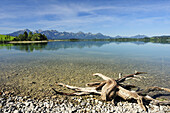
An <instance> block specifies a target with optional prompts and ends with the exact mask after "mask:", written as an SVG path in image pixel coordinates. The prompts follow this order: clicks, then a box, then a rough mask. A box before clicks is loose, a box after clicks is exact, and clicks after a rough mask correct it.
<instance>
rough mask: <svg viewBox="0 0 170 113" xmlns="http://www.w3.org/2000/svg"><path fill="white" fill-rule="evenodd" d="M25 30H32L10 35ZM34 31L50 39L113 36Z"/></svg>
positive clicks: (106, 37)
mask: <svg viewBox="0 0 170 113" xmlns="http://www.w3.org/2000/svg"><path fill="white" fill-rule="evenodd" d="M25 31H27V32H28V33H29V32H31V31H30V30H29V29H25V30H19V31H16V32H13V33H10V34H8V35H10V36H19V34H23V33H24V32H25ZM33 33H41V34H44V35H45V36H47V38H48V39H110V38H113V37H110V36H106V35H103V34H101V33H97V34H92V33H84V32H78V33H73V32H59V31H57V30H44V31H42V30H36V31H34V32H33Z"/></svg>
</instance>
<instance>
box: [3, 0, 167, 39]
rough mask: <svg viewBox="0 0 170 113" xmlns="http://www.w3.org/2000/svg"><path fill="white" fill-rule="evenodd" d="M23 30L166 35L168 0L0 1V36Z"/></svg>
mask: <svg viewBox="0 0 170 113" xmlns="http://www.w3.org/2000/svg"><path fill="white" fill-rule="evenodd" d="M26 28H28V29H30V30H33V31H34V30H37V29H42V30H52V29H53V30H58V31H68V32H79V31H83V32H92V33H98V32H100V33H103V34H105V35H109V36H116V35H121V36H132V35H137V34H144V35H148V36H154V35H170V0H0V34H7V33H11V32H14V31H17V30H21V29H26Z"/></svg>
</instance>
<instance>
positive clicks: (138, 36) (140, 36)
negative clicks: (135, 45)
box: [114, 35, 147, 38]
mask: <svg viewBox="0 0 170 113" xmlns="http://www.w3.org/2000/svg"><path fill="white" fill-rule="evenodd" d="M145 37H147V36H146V35H135V36H130V37H128V36H119V35H117V36H115V37H114V38H145Z"/></svg>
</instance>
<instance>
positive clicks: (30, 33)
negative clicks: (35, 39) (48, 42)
mask: <svg viewBox="0 0 170 113" xmlns="http://www.w3.org/2000/svg"><path fill="white" fill-rule="evenodd" d="M32 36H33V34H32V32H29V34H28V40H29V41H31V38H32Z"/></svg>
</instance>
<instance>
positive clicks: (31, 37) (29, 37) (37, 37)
mask: <svg viewBox="0 0 170 113" xmlns="http://www.w3.org/2000/svg"><path fill="white" fill-rule="evenodd" d="M42 40H48V38H47V37H46V36H45V35H44V34H41V33H34V34H33V33H32V32H29V34H28V33H27V32H26V31H25V32H24V34H20V35H19V36H17V37H16V38H14V40H13V41H42Z"/></svg>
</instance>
